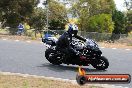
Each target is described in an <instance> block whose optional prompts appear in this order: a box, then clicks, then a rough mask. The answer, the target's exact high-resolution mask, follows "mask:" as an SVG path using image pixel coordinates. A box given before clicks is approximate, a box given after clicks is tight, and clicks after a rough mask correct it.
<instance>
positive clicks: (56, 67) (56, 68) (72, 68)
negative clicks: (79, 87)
mask: <svg viewBox="0 0 132 88" xmlns="http://www.w3.org/2000/svg"><path fill="white" fill-rule="evenodd" d="M37 67H42V68H43V67H44V68H47V69H49V70H52V71H55V72H64V71H66V70H69V71H73V72H78V67H79V66H77V65H64V64H62V65H53V64H50V63H45V64H41V65H40V66H37ZM82 68H83V69H84V70H85V71H86V72H88V73H90V72H105V71H106V70H97V69H91V68H89V66H87V67H86V66H83V67H82Z"/></svg>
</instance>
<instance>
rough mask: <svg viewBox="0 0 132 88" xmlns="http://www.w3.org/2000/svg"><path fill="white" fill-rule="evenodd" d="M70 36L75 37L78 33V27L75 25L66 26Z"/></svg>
mask: <svg viewBox="0 0 132 88" xmlns="http://www.w3.org/2000/svg"><path fill="white" fill-rule="evenodd" d="M67 32H68V33H69V34H70V35H72V36H75V35H77V33H78V27H77V25H75V24H69V25H68V31H67Z"/></svg>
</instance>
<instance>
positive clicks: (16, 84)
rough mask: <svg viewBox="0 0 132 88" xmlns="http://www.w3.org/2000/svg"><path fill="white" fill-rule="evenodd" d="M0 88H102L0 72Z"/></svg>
mask: <svg viewBox="0 0 132 88" xmlns="http://www.w3.org/2000/svg"><path fill="white" fill-rule="evenodd" d="M0 88H103V87H98V86H92V85H90V86H88V85H84V86H79V85H77V84H73V83H70V82H62V81H57V80H51V79H44V78H35V77H22V76H16V75H2V74H0Z"/></svg>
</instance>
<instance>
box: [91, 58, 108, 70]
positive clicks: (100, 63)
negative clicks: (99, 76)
mask: <svg viewBox="0 0 132 88" xmlns="http://www.w3.org/2000/svg"><path fill="white" fill-rule="evenodd" d="M91 65H92V66H93V67H94V68H96V69H98V70H105V69H107V68H108V66H109V61H108V59H107V58H106V57H104V56H101V57H99V58H97V59H95V60H94V61H93V63H92V64H91Z"/></svg>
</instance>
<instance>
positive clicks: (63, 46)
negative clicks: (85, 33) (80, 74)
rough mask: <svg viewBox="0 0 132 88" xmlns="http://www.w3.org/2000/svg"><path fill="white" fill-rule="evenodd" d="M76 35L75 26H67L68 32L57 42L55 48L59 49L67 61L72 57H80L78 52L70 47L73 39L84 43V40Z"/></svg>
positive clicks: (76, 28)
mask: <svg viewBox="0 0 132 88" xmlns="http://www.w3.org/2000/svg"><path fill="white" fill-rule="evenodd" d="M77 33H78V27H77V25H75V24H69V25H68V31H66V32H64V33H63V34H62V35H61V36H60V37H59V39H58V41H57V45H56V48H57V49H59V50H60V51H61V52H62V53H65V54H66V56H67V59H68V58H69V57H70V58H71V57H73V56H79V55H80V54H79V52H77V51H76V50H75V49H73V47H72V45H71V42H72V38H73V37H74V38H77V39H79V40H82V41H84V42H86V39H84V38H82V37H81V36H78V35H77Z"/></svg>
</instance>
